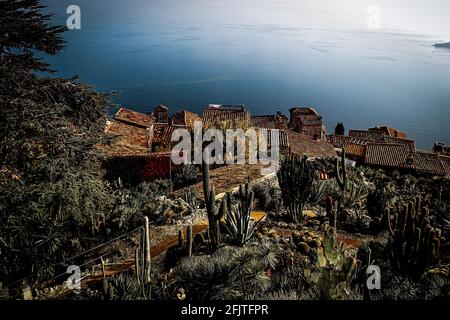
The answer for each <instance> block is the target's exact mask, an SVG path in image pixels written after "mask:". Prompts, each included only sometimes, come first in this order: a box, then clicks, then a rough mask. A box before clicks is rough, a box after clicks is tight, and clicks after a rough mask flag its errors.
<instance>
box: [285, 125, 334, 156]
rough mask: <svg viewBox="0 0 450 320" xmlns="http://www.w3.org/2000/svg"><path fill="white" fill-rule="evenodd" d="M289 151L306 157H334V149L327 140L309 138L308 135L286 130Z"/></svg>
mask: <svg viewBox="0 0 450 320" xmlns="http://www.w3.org/2000/svg"><path fill="white" fill-rule="evenodd" d="M287 133H288V138H289V146H290V148H291V152H292V153H295V154H298V155H306V156H308V157H336V151H335V149H334V147H333V145H331V144H330V143H328V142H325V141H319V140H314V139H311V138H310V137H309V136H307V135H305V134H302V133H298V132H295V131H292V130H288V131H287Z"/></svg>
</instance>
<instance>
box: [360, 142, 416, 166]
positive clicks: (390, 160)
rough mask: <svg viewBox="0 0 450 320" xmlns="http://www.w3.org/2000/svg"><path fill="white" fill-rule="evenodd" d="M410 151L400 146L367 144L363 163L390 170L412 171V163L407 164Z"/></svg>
mask: <svg viewBox="0 0 450 320" xmlns="http://www.w3.org/2000/svg"><path fill="white" fill-rule="evenodd" d="M411 156H412V154H411V151H410V149H409V148H408V147H407V146H405V145H402V144H387V143H368V144H367V146H366V157H365V163H366V164H368V165H377V166H382V167H390V168H404V169H406V168H409V169H414V163H412V164H408V163H407V160H408V159H409V157H411Z"/></svg>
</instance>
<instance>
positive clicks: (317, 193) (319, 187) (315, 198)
mask: <svg viewBox="0 0 450 320" xmlns="http://www.w3.org/2000/svg"><path fill="white" fill-rule="evenodd" d="M333 194H335V184H333V180H323V181H322V180H315V181H314V182H313V184H312V186H311V192H310V194H309V197H308V202H309V203H310V204H312V205H318V204H320V203H322V202H323V200H324V199H326V198H327V197H328V196H330V195H333Z"/></svg>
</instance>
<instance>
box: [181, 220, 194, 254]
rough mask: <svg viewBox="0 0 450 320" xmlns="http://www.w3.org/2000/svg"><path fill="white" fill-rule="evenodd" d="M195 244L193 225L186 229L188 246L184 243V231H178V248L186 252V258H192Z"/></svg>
mask: <svg viewBox="0 0 450 320" xmlns="http://www.w3.org/2000/svg"><path fill="white" fill-rule="evenodd" d="M193 242H194V237H193V233H192V225H191V224H190V225H188V226H187V227H186V244H185V242H184V232H183V230H180V231H178V248H180V249H183V251H184V250H185V251H184V252H186V256H188V257H192V244H193Z"/></svg>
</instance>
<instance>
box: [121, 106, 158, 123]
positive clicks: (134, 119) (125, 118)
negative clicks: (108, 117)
mask: <svg viewBox="0 0 450 320" xmlns="http://www.w3.org/2000/svg"><path fill="white" fill-rule="evenodd" d="M114 119H115V120H118V121H121V122H125V123H129V124H133V125H137V126H140V127H146V128H149V127H151V126H152V125H153V123H154V121H153V117H152V116H150V115H147V114H144V113H140V112H136V111H132V110H129V109H125V108H120V110H119V111H118V112H117V113H116V115H115V116H114Z"/></svg>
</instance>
